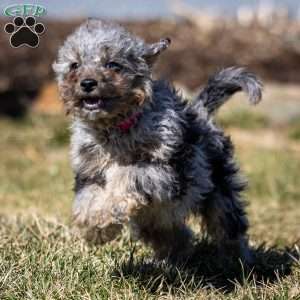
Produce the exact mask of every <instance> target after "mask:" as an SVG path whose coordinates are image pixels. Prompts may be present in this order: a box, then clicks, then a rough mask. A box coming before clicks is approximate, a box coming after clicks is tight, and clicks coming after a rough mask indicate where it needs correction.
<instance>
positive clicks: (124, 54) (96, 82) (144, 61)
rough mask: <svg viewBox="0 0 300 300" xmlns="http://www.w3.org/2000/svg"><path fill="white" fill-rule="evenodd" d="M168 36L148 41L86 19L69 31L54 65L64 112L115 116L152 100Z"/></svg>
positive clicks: (91, 118) (99, 117)
mask: <svg viewBox="0 0 300 300" xmlns="http://www.w3.org/2000/svg"><path fill="white" fill-rule="evenodd" d="M169 44H170V40H169V39H163V40H160V41H159V42H158V43H154V44H150V45H149V44H146V43H145V42H144V41H143V40H141V39H139V38H137V37H135V36H133V35H131V34H130V33H129V32H127V31H126V30H125V29H123V28H122V27H120V26H118V25H112V24H110V23H105V22H102V21H100V20H89V21H87V22H85V23H84V24H83V25H81V26H80V27H79V28H78V29H77V30H76V31H75V32H74V33H73V34H72V35H70V36H69V37H68V38H67V39H66V41H65V43H64V45H63V46H62V48H61V49H60V50H59V54H58V58H57V61H56V62H55V63H54V64H53V68H54V71H55V72H56V75H57V80H58V84H59V90H60V95H61V98H62V99H63V101H64V104H65V108H66V111H67V113H70V114H72V115H74V116H75V117H80V118H81V119H85V120H88V121H95V122H97V121H100V120H104V121H105V120H106V121H109V120H114V119H115V118H116V117H118V116H125V115H127V114H128V113H130V112H132V111H135V110H137V108H138V107H139V106H141V105H143V103H144V102H145V101H147V100H149V99H151V69H152V65H153V63H154V62H155V60H156V58H157V57H158V56H159V54H160V53H161V52H162V51H163V50H165V49H166V48H167V47H168V46H169Z"/></svg>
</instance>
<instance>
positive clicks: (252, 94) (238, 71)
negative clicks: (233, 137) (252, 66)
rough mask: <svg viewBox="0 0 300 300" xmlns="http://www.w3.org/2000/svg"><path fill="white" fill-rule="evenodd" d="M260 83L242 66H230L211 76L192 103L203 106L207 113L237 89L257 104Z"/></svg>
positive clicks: (259, 98) (214, 110) (221, 103)
mask: <svg viewBox="0 0 300 300" xmlns="http://www.w3.org/2000/svg"><path fill="white" fill-rule="evenodd" d="M262 87H263V86H262V83H261V81H260V80H259V79H258V78H257V77H256V76H255V75H254V74H253V73H251V72H249V71H247V70H245V69H244V68H238V67H230V68H226V69H223V70H221V71H220V72H218V73H216V74H215V75H214V76H212V77H211V78H210V79H209V81H208V83H207V85H206V86H205V87H204V88H203V90H202V91H201V92H200V94H199V95H198V96H197V97H196V99H195V102H194V104H196V106H197V104H201V106H204V107H205V108H206V109H207V111H208V113H209V114H213V113H215V112H216V111H217V110H218V108H220V107H221V106H222V105H223V104H224V103H225V102H226V101H227V100H229V98H230V97H231V96H232V95H233V94H235V93H236V92H239V91H244V92H245V93H247V94H248V97H249V102H250V103H251V104H257V103H258V102H259V101H260V100H261V97H262Z"/></svg>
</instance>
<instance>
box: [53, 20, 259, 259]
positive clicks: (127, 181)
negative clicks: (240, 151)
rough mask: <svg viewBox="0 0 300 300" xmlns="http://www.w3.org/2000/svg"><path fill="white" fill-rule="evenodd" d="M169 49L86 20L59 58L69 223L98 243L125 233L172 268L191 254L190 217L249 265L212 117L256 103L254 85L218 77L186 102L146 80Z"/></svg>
mask: <svg viewBox="0 0 300 300" xmlns="http://www.w3.org/2000/svg"><path fill="white" fill-rule="evenodd" d="M169 44H170V40H169V39H162V40H160V41H159V42H157V43H154V44H151V45H149V44H146V43H145V42H144V41H143V40H141V39H139V38H137V37H135V36H133V35H131V34H130V33H128V32H127V31H126V30H125V29H123V28H122V27H120V26H118V25H113V24H110V23H105V22H102V21H99V20H89V21H87V22H86V23H84V24H83V25H81V26H80V27H79V28H78V29H77V30H76V31H75V32H74V33H73V34H72V35H71V36H70V37H68V38H67V40H66V41H65V44H64V45H63V46H62V48H61V49H60V51H59V55H58V58H57V61H56V62H55V63H54V70H55V71H56V73H57V80H58V85H59V89H60V94H61V97H62V100H63V101H64V103H65V107H66V111H67V113H69V114H71V116H72V139H71V160H72V166H73V170H74V173H75V189H74V190H75V202H74V208H73V213H74V220H75V222H76V224H78V225H79V226H81V227H82V228H83V230H84V232H85V234H86V237H87V238H88V239H90V240H93V241H94V242H97V243H104V242H107V241H109V240H111V239H113V238H115V237H116V236H117V235H118V234H119V233H120V231H121V229H122V227H123V226H124V225H128V226H129V228H130V230H131V232H132V235H133V236H134V237H136V238H138V239H141V240H143V241H144V242H146V243H147V244H150V245H151V246H152V247H153V249H154V251H155V253H156V255H157V257H158V258H170V259H174V260H176V259H178V258H184V257H186V256H187V255H188V254H189V253H190V252H191V249H192V246H191V245H192V244H191V241H192V232H191V230H190V228H188V226H187V224H186V220H187V218H188V217H189V216H190V215H194V216H195V217H196V218H198V217H199V222H200V220H202V221H203V223H204V224H205V225H206V228H207V232H208V233H209V234H210V236H211V237H212V238H213V239H214V240H215V241H217V242H218V245H219V247H220V249H221V251H223V250H224V251H223V252H224V253H225V252H226V251H225V249H226V248H227V246H230V247H231V246H234V247H236V248H237V249H238V250H239V251H240V255H241V257H242V258H244V259H246V260H250V255H249V251H248V250H247V239H246V232H247V229H248V221H247V217H246V213H245V210H244V204H243V201H242V198H241V192H243V190H244V189H245V182H244V181H243V180H242V179H241V177H240V174H239V168H238V166H237V164H236V162H235V160H234V149H233V145H232V142H231V140H230V138H229V137H228V136H226V135H224V133H223V131H222V130H221V129H220V128H218V127H217V126H216V124H215V123H214V120H213V114H214V113H215V112H216V111H217V109H218V108H219V107H220V106H221V105H222V104H223V103H225V102H226V101H227V100H228V99H229V98H230V96H232V95H233V94H234V93H236V92H238V91H245V92H246V93H248V94H249V99H250V102H251V103H257V102H258V101H259V100H260V99H261V88H262V86H261V83H260V82H259V81H258V80H257V79H256V77H255V75H253V74H252V73H250V72H248V71H246V70H244V69H242V68H228V69H224V70H222V71H220V72H219V73H217V74H215V75H214V76H213V77H212V78H211V79H210V80H209V81H208V84H207V86H206V87H205V88H204V89H203V90H202V91H201V92H200V94H199V96H198V97H196V99H194V100H193V101H191V102H188V101H186V100H185V99H182V97H181V96H180V95H179V93H177V91H176V90H175V89H174V88H173V87H172V85H170V84H169V83H167V82H165V81H160V80H158V81H157V80H154V79H153V78H152V75H151V71H152V66H153V64H154V62H155V61H156V59H157V57H158V56H159V55H160V53H161V52H162V51H163V50H165V49H167V47H168V46H169ZM91 83H93V84H91ZM89 85H91V86H89ZM87 86H88V87H89V88H88V89H87V88H86V87H87ZM132 116H135V118H134V120H135V121H134V122H133V124H132V126H131V127H130V128H128V130H126V131H124V130H121V129H120V126H118V124H120V122H121V123H122V122H124V120H126V119H132Z"/></svg>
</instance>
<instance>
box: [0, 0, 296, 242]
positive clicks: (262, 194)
mask: <svg viewBox="0 0 300 300" xmlns="http://www.w3.org/2000/svg"><path fill="white" fill-rule="evenodd" d="M31 2H32V4H40V5H43V6H44V7H45V8H46V10H47V14H46V15H45V16H42V17H40V18H38V21H39V22H42V23H43V24H45V27H46V31H45V33H44V34H43V35H41V36H40V44H39V46H38V47H37V48H35V49H32V48H28V47H20V48H17V49H14V48H12V47H11V46H10V43H9V35H8V34H7V33H5V32H4V30H1V31H0V45H1V46H0V131H1V144H0V165H1V168H0V202H1V203H2V204H3V205H2V204H1V205H2V210H3V211H7V212H9V213H11V212H12V211H14V212H16V211H17V212H18V211H21V212H22V213H26V212H27V211H37V212H38V213H43V214H47V215H48V214H50V215H52V214H55V215H61V216H62V217H65V216H68V215H69V212H70V206H71V199H72V183H73V179H72V174H71V171H70V167H69V162H68V143H69V130H68V121H67V118H66V117H65V116H64V113H63V110H62V107H61V102H60V100H59V97H58V93H57V88H56V84H55V82H54V74H53V71H52V68H51V64H52V62H53V61H54V60H55V56H56V53H57V50H58V47H59V46H60V45H61V44H62V42H63V40H64V39H65V37H66V36H67V35H68V34H69V33H70V32H72V31H73V30H74V28H75V27H76V26H77V25H78V24H80V22H82V21H83V20H84V19H86V18H87V17H99V18H104V19H109V20H115V21H116V22H120V23H121V24H123V25H124V26H126V27H127V28H128V29H129V30H131V31H133V32H134V33H136V34H138V35H139V36H141V37H143V38H144V39H145V40H146V41H148V42H154V41H157V40H159V39H160V38H161V37H170V38H171V39H172V45H171V47H170V48H169V49H168V51H167V52H166V53H165V54H164V55H163V56H162V57H161V59H160V60H159V62H158V64H157V66H156V68H155V76H156V77H163V78H167V79H169V80H170V81H172V82H173V83H174V84H175V85H176V87H178V88H180V89H181V90H182V92H183V94H184V95H185V96H186V97H188V98H190V97H192V96H193V95H194V94H195V93H197V92H198V91H199V89H200V88H201V85H203V84H205V82H206V81H207V79H208V77H209V75H210V74H212V73H213V72H215V71H216V70H218V69H220V68H223V67H228V66H232V65H240V66H245V67H247V68H249V69H250V70H251V71H253V72H255V73H257V75H258V76H259V77H261V78H262V80H263V81H264V83H265V89H264V99H263V102H262V103H261V104H260V105H258V106H257V107H250V106H248V104H247V103H246V101H245V100H246V98H245V97H244V96H243V95H238V96H236V97H234V100H233V101H231V102H230V103H228V104H227V105H226V106H224V108H222V110H221V111H220V113H219V115H218V122H219V123H220V125H221V126H222V127H224V128H225V129H226V131H227V132H228V133H229V134H230V135H231V136H232V138H233V141H234V143H235V144H236V146H237V151H238V155H237V156H238V159H239V161H240V162H241V165H242V169H243V170H244V171H245V173H246V175H247V177H248V178H249V181H250V188H249V191H248V192H247V198H250V199H251V201H250V203H252V204H251V205H250V207H249V211H250V212H251V209H253V212H255V213H253V215H252V219H253V220H254V222H255V220H256V219H257V220H259V222H261V221H262V218H263V216H264V212H265V211H266V210H267V211H268V214H267V216H266V217H267V218H269V217H270V216H271V215H272V216H277V218H278V220H277V223H276V224H278V226H279V227H278V228H280V227H281V226H283V223H282V222H286V223H288V222H289V223H288V224H289V225H288V226H290V227H291V230H292V232H293V234H288V235H287V238H288V239H294V238H295V236H296V237H297V236H298V238H300V236H299V234H300V233H299V230H298V229H299V225H300V224H299V222H298V221H297V220H299V219H300V208H299V205H298V206H297V207H298V208H297V209H292V210H290V213H293V214H296V215H297V214H298V215H299V218H298V217H297V218H295V219H294V218H289V219H286V218H281V217H280V216H279V215H278V213H280V214H283V213H286V212H287V211H289V209H290V206H293V207H294V206H295V203H298V204H299V196H300V185H299V183H300V182H299V177H300V160H299V158H300V76H299V71H300V3H299V1H297V0H284V1H282V0H277V1H275V0H274V1H272V2H271V1H263V0H252V1H245V0H230V1H228V0H226V1H225V0H222V1H220V0H218V1H217V0H209V1H208V0H186V1H183V0H182V1H171V0H151V1H139V0H129V1H124V0H116V1H108V0H102V1H92V0H87V1H82V0H75V1H61V0H60V1H58V0H47V1H31ZM12 4H15V2H14V1H7V0H4V1H3V0H2V1H1V4H0V8H1V11H2V12H3V10H4V9H5V8H6V7H7V6H8V5H12ZM18 4H20V3H19V2H18ZM12 19H13V18H12V17H7V16H5V15H4V14H2V17H1V20H0V26H1V27H2V28H4V25H5V24H6V23H7V22H11V21H12ZM253 199H254V200H253ZM262 203H263V206H262V208H260V209H259V210H257V207H258V205H259V207H260V205H261V204H262ZM270 207H272V208H273V212H274V214H273V213H272V209H270ZM278 207H280V208H281V209H280V210H278ZM29 208H30V209H29ZM296 228H297V230H296ZM273 233H274V232H273ZM273 233H271V232H270V233H269V234H270V235H271V234H273Z"/></svg>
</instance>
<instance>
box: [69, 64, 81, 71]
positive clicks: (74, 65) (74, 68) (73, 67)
mask: <svg viewBox="0 0 300 300" xmlns="http://www.w3.org/2000/svg"><path fill="white" fill-rule="evenodd" d="M78 68H79V63H77V62H73V63H71V64H70V69H71V70H76V69H78Z"/></svg>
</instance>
